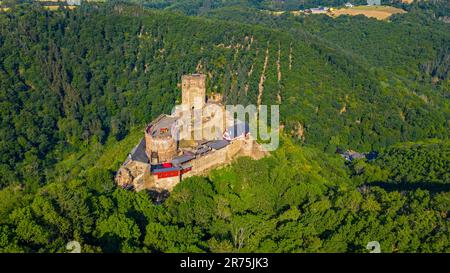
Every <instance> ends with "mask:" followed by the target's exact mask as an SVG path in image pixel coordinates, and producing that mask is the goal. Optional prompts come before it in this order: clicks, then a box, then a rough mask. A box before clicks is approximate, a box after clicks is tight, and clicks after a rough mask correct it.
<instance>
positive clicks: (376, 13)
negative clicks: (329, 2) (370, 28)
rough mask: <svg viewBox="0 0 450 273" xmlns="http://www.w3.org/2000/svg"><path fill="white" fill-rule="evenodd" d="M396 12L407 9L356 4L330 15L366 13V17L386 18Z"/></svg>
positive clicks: (402, 11)
mask: <svg viewBox="0 0 450 273" xmlns="http://www.w3.org/2000/svg"><path fill="white" fill-rule="evenodd" d="M396 13H406V11H404V10H402V9H399V8H394V7H390V6H356V7H353V8H343V9H338V10H335V11H333V12H332V13H331V14H330V15H331V16H340V15H353V16H355V15H364V16H366V17H370V18H376V19H378V20H385V19H387V18H389V17H390V16H391V15H392V14H396Z"/></svg>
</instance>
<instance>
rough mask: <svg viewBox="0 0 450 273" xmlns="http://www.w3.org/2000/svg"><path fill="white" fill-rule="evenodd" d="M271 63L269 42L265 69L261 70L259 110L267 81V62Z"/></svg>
mask: <svg viewBox="0 0 450 273" xmlns="http://www.w3.org/2000/svg"><path fill="white" fill-rule="evenodd" d="M268 63H269V43H267V49H266V57H265V59H264V66H263V70H262V72H261V77H260V79H259V84H258V103H257V104H258V110H259V108H260V106H261V99H262V95H263V93H264V82H265V81H266V70H267V64H268Z"/></svg>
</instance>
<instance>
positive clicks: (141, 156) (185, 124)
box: [115, 74, 266, 191]
mask: <svg viewBox="0 0 450 273" xmlns="http://www.w3.org/2000/svg"><path fill="white" fill-rule="evenodd" d="M221 100H222V98H221V96H220V95H217V94H216V95H212V96H210V97H209V98H208V99H207V96H206V76H205V75H202V74H192V75H184V76H182V104H181V105H180V106H178V107H177V108H176V109H175V111H174V113H172V114H171V115H165V114H163V115H160V116H159V117H158V118H157V119H155V120H153V121H152V122H151V123H149V124H148V125H147V127H146V129H145V132H144V138H143V139H142V140H141V141H140V142H139V143H138V145H137V146H136V147H135V148H134V149H133V150H132V151H131V152H130V154H129V155H128V157H127V159H126V160H125V162H124V163H123V164H122V166H121V167H120V169H119V170H118V172H117V174H116V178H115V179H116V182H117V184H118V185H119V186H121V187H123V188H129V189H134V190H136V191H140V190H144V189H148V190H155V191H171V190H172V189H173V188H174V187H175V186H176V185H177V184H178V183H179V182H180V181H182V179H183V178H187V177H190V176H193V175H203V174H205V173H207V172H208V171H209V170H211V169H213V168H217V167H219V166H222V165H226V164H228V163H230V162H231V161H232V160H233V159H234V158H236V157H239V156H250V157H252V158H254V159H259V158H261V157H263V156H265V154H266V153H265V152H264V151H263V149H262V148H261V146H260V145H259V144H258V143H257V142H256V141H255V139H254V138H253V137H252V136H251V135H250V132H249V128H248V125H247V124H246V123H245V122H241V121H236V120H235V119H234V116H233V114H232V113H230V112H228V111H227V110H225V107H224V105H223V104H222V103H221Z"/></svg>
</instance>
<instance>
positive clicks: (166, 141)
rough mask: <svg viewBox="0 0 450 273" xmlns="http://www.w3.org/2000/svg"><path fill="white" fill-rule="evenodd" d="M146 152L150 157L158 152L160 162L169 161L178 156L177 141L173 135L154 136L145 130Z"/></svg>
mask: <svg viewBox="0 0 450 273" xmlns="http://www.w3.org/2000/svg"><path fill="white" fill-rule="evenodd" d="M145 152H146V153H147V156H148V158H151V155H152V152H156V153H158V160H159V162H167V161H170V160H172V158H173V157H175V156H177V142H176V140H174V139H173V138H171V137H164V138H154V137H152V136H151V135H150V134H149V133H147V132H145Z"/></svg>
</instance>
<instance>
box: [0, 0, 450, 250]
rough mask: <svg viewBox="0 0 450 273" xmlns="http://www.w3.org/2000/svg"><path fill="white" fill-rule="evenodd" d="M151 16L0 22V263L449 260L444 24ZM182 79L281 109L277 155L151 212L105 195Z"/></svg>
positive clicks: (11, 14)
mask: <svg viewBox="0 0 450 273" xmlns="http://www.w3.org/2000/svg"><path fill="white" fill-rule="evenodd" d="M148 2H151V1H148ZM160 2H161V3H162V2H163V1H160ZM165 2H167V1H165ZM212 2H214V1H212ZM217 2H220V1H217ZM237 2H238V1H237ZM246 2H247V1H246ZM248 2H252V1H248ZM253 2H255V3H256V2H258V3H256V4H264V3H263V2H265V1H253ZM305 2H308V1H305ZM155 3H156V2H155ZM158 3H159V2H158ZM161 3H160V6H154V7H153V8H150V7H149V6H146V5H130V4H124V3H113V2H111V3H107V4H98V3H97V4H95V3H93V4H83V5H82V6H80V7H79V8H77V9H75V10H64V9H61V10H56V11H48V10H45V9H43V8H42V7H41V6H40V5H37V4H21V5H17V6H14V7H12V9H11V10H9V11H8V12H1V13H0V60H1V61H0V98H1V99H0V123H1V127H0V177H1V178H0V188H1V189H0V216H1V217H0V251H3V252H64V251H65V245H66V243H67V242H68V241H70V240H72V239H75V240H77V241H79V242H80V243H81V244H82V249H83V251H85V252H232V251H241V252H365V251H366V249H365V246H366V244H367V242H369V241H373V240H378V241H379V242H380V244H381V246H382V251H383V252H449V251H450V239H449V238H448V236H449V235H448V234H449V230H448V228H449V226H448V225H449V224H448V223H449V221H448V217H449V216H448V210H449V208H450V188H449V183H450V181H449V179H450V178H449V173H450V169H449V166H450V164H449V163H450V150H449V149H450V143H449V142H448V136H449V132H450V130H449V129H450V128H449V127H450V122H449V115H450V109H449V72H448V69H449V63H450V61H449V45H450V32H449V25H448V24H446V23H444V22H442V21H440V20H438V19H437V18H431V17H429V16H427V13H426V12H425V11H423V10H421V9H419V8H418V9H415V10H411V11H410V12H409V13H407V14H402V15H396V16H394V17H393V18H391V20H389V21H377V20H375V19H368V18H365V17H362V16H355V17H349V16H342V17H339V18H337V19H332V18H328V17H326V16H298V17H296V16H292V15H283V16H272V15H270V14H269V13H267V12H264V11H259V10H255V7H254V6H250V7H240V8H239V7H237V6H234V5H233V6H226V7H217V8H211V9H210V10H204V11H203V12H201V14H199V13H198V12H193V13H191V12H185V11H183V12H184V13H186V14H187V15H192V14H198V15H197V16H187V15H181V14H179V13H176V12H175V13H174V11H173V10H171V9H170V8H167V7H168V6H167V5H166V4H164V3H162V4H161ZM203 4H204V3H202V5H203ZM186 5H187V7H193V6H192V5H188V4H186ZM159 9H165V10H159ZM249 15H252V16H249ZM193 72H201V73H205V74H207V76H208V77H207V84H208V90H209V91H210V92H220V93H222V94H223V96H224V99H225V101H226V102H227V103H233V104H235V103H242V104H249V103H253V104H256V103H257V101H258V97H259V96H260V97H261V103H263V104H268V105H272V104H279V105H280V111H281V113H280V114H281V122H282V123H283V125H285V126H284V131H283V141H282V142H283V143H282V145H281V147H280V148H279V149H278V150H277V151H276V152H274V153H273V154H272V155H271V156H269V157H267V158H265V159H262V160H260V161H253V160H250V159H248V158H242V159H239V160H238V161H237V162H235V163H233V164H232V165H231V166H228V167H226V168H223V169H220V170H215V171H213V172H212V173H210V174H209V175H208V176H207V177H196V178H191V179H188V180H186V181H183V183H181V184H180V185H179V186H177V187H176V189H175V191H174V192H173V193H172V194H171V195H170V197H169V198H168V199H167V200H166V202H165V203H163V204H162V205H155V204H153V203H152V199H151V196H150V195H149V194H148V193H146V192H140V193H134V192H129V191H126V190H122V189H118V188H116V187H115V185H114V181H113V176H114V172H115V171H116V170H117V167H118V166H119V165H120V164H121V162H122V161H123V160H124V159H125V157H126V155H127V153H128V151H129V150H130V149H131V148H132V147H133V146H134V145H135V144H136V143H137V141H138V140H139V138H140V137H142V129H143V127H144V125H145V124H146V122H148V121H150V120H151V119H153V118H155V117H157V116H158V115H159V114H161V113H168V112H170V110H171V108H172V107H173V106H174V105H175V104H176V103H178V102H179V101H180V97H181V92H180V89H179V87H178V84H179V82H180V78H181V75H183V74H186V73H193ZM337 148H341V149H354V150H358V151H361V152H370V151H377V152H378V157H377V158H376V159H375V160H357V161H353V162H346V161H345V160H344V159H343V158H341V157H340V156H339V155H336V154H335V151H336V149H337ZM261 174H264V175H261Z"/></svg>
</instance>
